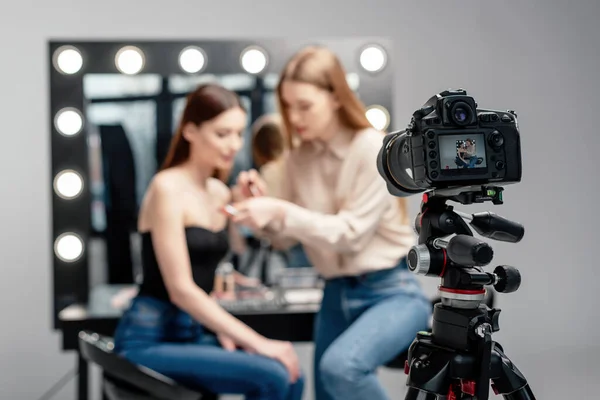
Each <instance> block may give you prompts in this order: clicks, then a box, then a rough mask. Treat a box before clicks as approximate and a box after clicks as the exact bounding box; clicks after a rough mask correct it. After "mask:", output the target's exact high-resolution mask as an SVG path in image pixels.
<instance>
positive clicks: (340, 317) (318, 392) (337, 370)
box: [314, 259, 431, 400]
mask: <svg viewBox="0 0 600 400" xmlns="http://www.w3.org/2000/svg"><path fill="white" fill-rule="evenodd" d="M430 316H431V303H430V301H429V300H428V299H427V297H426V296H425V295H424V294H423V292H422V291H421V287H420V284H419V283H418V281H417V280H416V279H415V276H414V275H413V274H412V272H410V271H408V269H407V268H406V260H405V259H403V260H402V261H401V262H400V263H399V265H398V266H396V267H394V268H391V269H388V270H382V271H377V272H371V273H367V274H364V275H361V276H358V277H342V278H336V279H331V280H328V281H327V282H326V283H325V292H324V294H323V301H322V305H321V310H320V311H319V313H318V314H317V319H316V322H315V335H314V337H315V357H314V375H315V398H316V400H341V399H343V400H359V399H360V400H364V399H369V400H382V399H388V398H389V397H388V395H387V394H386V392H385V391H384V389H383V387H382V386H381V384H380V383H379V381H378V379H377V376H376V369H377V367H379V366H381V365H383V364H385V363H387V362H388V361H390V360H392V359H393V358H394V357H395V356H396V355H398V354H400V353H401V352H403V351H404V350H406V349H407V348H408V347H409V346H410V344H411V343H412V341H413V340H414V339H415V337H416V334H417V332H418V331H420V330H426V329H427V328H428V322H429V318H430Z"/></svg>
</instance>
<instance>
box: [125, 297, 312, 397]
mask: <svg viewBox="0 0 600 400" xmlns="http://www.w3.org/2000/svg"><path fill="white" fill-rule="evenodd" d="M114 342H115V349H114V351H115V352H117V353H118V354H120V355H121V356H124V357H125V358H127V359H129V360H130V361H132V362H133V363H135V364H138V365H143V366H146V367H148V368H150V369H152V370H155V371H156V372H159V373H161V374H163V375H165V376H168V377H170V378H172V379H174V380H176V381H178V382H180V383H182V384H185V385H188V386H189V387H191V388H195V389H199V390H208V391H210V392H212V393H218V394H225V393H227V394H244V395H245V396H246V397H245V398H246V399H248V400H300V399H301V398H302V391H303V387H304V382H303V380H302V379H300V380H298V381H297V382H296V383H295V384H290V382H289V379H288V373H287V370H286V369H285V368H284V367H283V365H282V364H280V363H279V362H277V361H275V360H273V359H270V358H267V357H263V356H260V355H256V354H248V353H246V352H244V351H233V352H229V351H227V350H225V349H223V348H222V347H221V346H220V344H219V342H218V341H217V339H216V337H215V336H214V335H213V334H210V333H208V332H205V331H204V329H203V328H202V326H201V325H199V324H198V323H196V322H194V321H193V320H192V318H191V317H190V316H189V315H188V314H187V313H184V312H182V311H181V310H179V309H177V308H176V307H175V306H173V305H172V304H170V303H167V302H164V301H161V300H158V299H155V298H151V297H143V296H138V297H136V298H134V299H133V301H132V303H131V306H130V308H129V309H128V310H127V311H126V312H125V314H124V315H123V317H122V318H121V320H120V322H119V325H118V327H117V330H116V332H115V337H114Z"/></svg>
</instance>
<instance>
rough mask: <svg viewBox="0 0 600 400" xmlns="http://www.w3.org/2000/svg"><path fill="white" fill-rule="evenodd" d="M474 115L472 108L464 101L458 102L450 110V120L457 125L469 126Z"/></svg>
mask: <svg viewBox="0 0 600 400" xmlns="http://www.w3.org/2000/svg"><path fill="white" fill-rule="evenodd" d="M472 115H473V112H472V110H471V107H470V106H469V105H468V104H467V103H465V102H463V101H457V102H456V103H454V104H453V105H452V108H451V109H450V118H452V121H454V123H455V124H456V125H467V124H469V122H471V116H472Z"/></svg>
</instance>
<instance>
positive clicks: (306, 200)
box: [266, 129, 416, 278]
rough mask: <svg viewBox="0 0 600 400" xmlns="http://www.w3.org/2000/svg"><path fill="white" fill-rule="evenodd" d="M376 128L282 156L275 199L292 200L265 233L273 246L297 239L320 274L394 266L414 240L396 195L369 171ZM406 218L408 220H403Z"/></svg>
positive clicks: (379, 136) (379, 140) (379, 135)
mask: <svg viewBox="0 0 600 400" xmlns="http://www.w3.org/2000/svg"><path fill="white" fill-rule="evenodd" d="M382 139H383V133H382V132H379V131H376V130H374V129H366V130H363V131H360V132H358V133H357V134H356V135H354V137H353V136H352V135H351V134H349V133H347V132H340V133H339V134H338V135H336V136H335V137H333V138H332V139H331V140H330V141H329V142H327V143H325V142H320V141H319V142H306V143H302V144H301V145H300V146H299V147H298V148H296V149H294V150H293V151H292V152H291V153H290V154H289V156H288V157H287V158H286V161H285V164H284V172H283V175H282V176H283V177H284V178H283V181H282V182H281V188H280V193H279V197H281V198H283V199H285V200H288V201H290V202H291V203H293V205H291V206H290V207H288V208H287V210H288V212H287V213H286V217H285V219H284V221H282V222H281V223H273V224H270V225H269V226H268V227H267V229H266V232H268V233H267V236H268V237H269V238H270V239H271V240H272V241H273V244H274V245H275V246H278V245H279V247H288V246H291V245H292V244H294V243H295V242H297V241H299V242H301V243H302V244H303V246H304V249H305V251H306V255H307V256H308V258H309V260H310V261H311V262H312V264H313V265H314V267H315V268H316V269H317V270H318V271H319V272H320V273H321V274H322V275H323V277H325V278H332V277H336V276H349V275H358V274H362V273H365V272H368V271H373V270H378V269H385V268H389V267H391V266H394V265H396V264H397V263H398V261H399V259H400V258H401V257H403V256H405V255H406V254H407V253H408V251H409V249H410V247H411V246H413V245H414V244H415V243H416V235H415V233H414V232H413V229H412V227H411V226H409V225H406V224H405V223H403V215H402V211H401V209H400V207H399V204H398V199H397V198H396V197H394V196H392V195H390V194H389V192H388V191H387V188H386V184H385V181H384V180H383V178H382V177H381V176H380V175H379V173H378V171H377V164H376V161H377V153H378V152H379V149H380V148H381V145H382ZM407 219H408V220H411V218H407Z"/></svg>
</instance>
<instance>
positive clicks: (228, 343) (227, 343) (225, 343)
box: [217, 333, 237, 351]
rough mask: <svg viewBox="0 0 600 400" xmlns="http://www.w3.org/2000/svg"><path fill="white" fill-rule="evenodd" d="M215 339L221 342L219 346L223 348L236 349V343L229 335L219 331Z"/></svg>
mask: <svg viewBox="0 0 600 400" xmlns="http://www.w3.org/2000/svg"><path fill="white" fill-rule="evenodd" d="M217 339H218V340H219V343H221V347H223V348H224V349H225V350H227V351H235V350H236V349H237V345H236V344H235V342H234V341H233V340H232V339H231V338H230V337H229V336H225V335H223V334H221V333H219V334H218V335H217Z"/></svg>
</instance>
